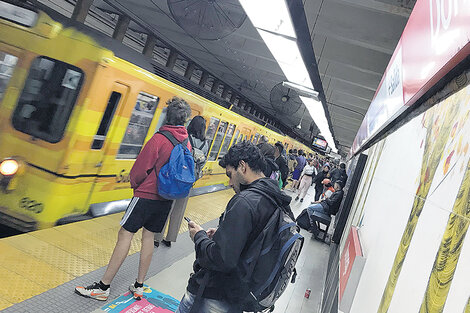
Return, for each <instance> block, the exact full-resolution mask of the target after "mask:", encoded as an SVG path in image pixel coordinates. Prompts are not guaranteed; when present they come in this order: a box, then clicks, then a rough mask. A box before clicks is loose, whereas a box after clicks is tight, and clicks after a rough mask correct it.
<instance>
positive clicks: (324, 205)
mask: <svg viewBox="0 0 470 313" xmlns="http://www.w3.org/2000/svg"><path fill="white" fill-rule="evenodd" d="M334 188H335V192H333V194H331V196H330V197H329V198H327V199H325V200H321V201H315V202H312V205H311V206H309V207H308V208H307V213H308V217H309V219H310V224H311V225H313V224H315V221H314V220H313V219H312V215H313V213H314V212H315V211H317V212H319V213H322V214H325V215H328V216H331V215H335V214H336V213H338V210H339V207H340V205H341V201H342V200H343V195H344V191H343V188H342V182H341V181H340V180H338V181H336V182H335V184H334Z"/></svg>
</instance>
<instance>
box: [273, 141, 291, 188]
mask: <svg viewBox="0 0 470 313" xmlns="http://www.w3.org/2000/svg"><path fill="white" fill-rule="evenodd" d="M274 147H275V148H276V150H275V151H274V161H275V162H276V164H277V166H278V167H279V171H280V172H281V180H282V189H284V187H285V186H286V185H287V176H289V168H288V167H287V161H286V159H285V158H284V156H283V155H282V151H284V146H283V145H282V143H280V142H276V143H275V144H274Z"/></svg>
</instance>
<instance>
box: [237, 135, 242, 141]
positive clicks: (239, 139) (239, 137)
mask: <svg viewBox="0 0 470 313" xmlns="http://www.w3.org/2000/svg"><path fill="white" fill-rule="evenodd" d="M242 141H243V134H240V136H238V139H237V143H239V142H242Z"/></svg>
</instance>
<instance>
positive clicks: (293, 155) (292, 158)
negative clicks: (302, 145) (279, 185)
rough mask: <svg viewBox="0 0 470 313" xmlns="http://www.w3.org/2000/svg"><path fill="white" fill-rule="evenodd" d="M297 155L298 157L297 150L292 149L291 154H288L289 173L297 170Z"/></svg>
mask: <svg viewBox="0 0 470 313" xmlns="http://www.w3.org/2000/svg"><path fill="white" fill-rule="evenodd" d="M296 157H297V150H295V149H290V150H289V155H288V156H287V166H288V167H289V174H292V172H294V170H295V167H296V166H297V164H296V162H295V158H296Z"/></svg>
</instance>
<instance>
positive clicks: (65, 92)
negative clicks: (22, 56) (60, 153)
mask: <svg viewBox="0 0 470 313" xmlns="http://www.w3.org/2000/svg"><path fill="white" fill-rule="evenodd" d="M83 78H84V74H83V71H82V70H81V69H79V68H78V67H75V66H73V65H70V64H67V63H64V62H61V61H58V60H54V59H50V58H47V57H38V58H36V59H35V60H34V61H33V63H32V64H31V69H30V70H29V74H28V78H27V79H26V82H25V86H24V88H23V92H22V93H21V96H20V99H19V100H18V105H17V106H16V109H15V112H14V113H13V118H12V123H13V127H15V129H17V130H19V131H21V132H23V133H26V134H29V135H31V136H34V137H37V138H40V139H43V140H46V141H48V142H51V143H56V142H59V141H60V140H61V139H62V137H63V135H64V131H65V126H66V125H67V122H68V120H69V117H70V114H71V113H72V109H73V106H74V104H75V101H76V100H77V96H78V93H79V91H80V87H81V85H82V82H83Z"/></svg>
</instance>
